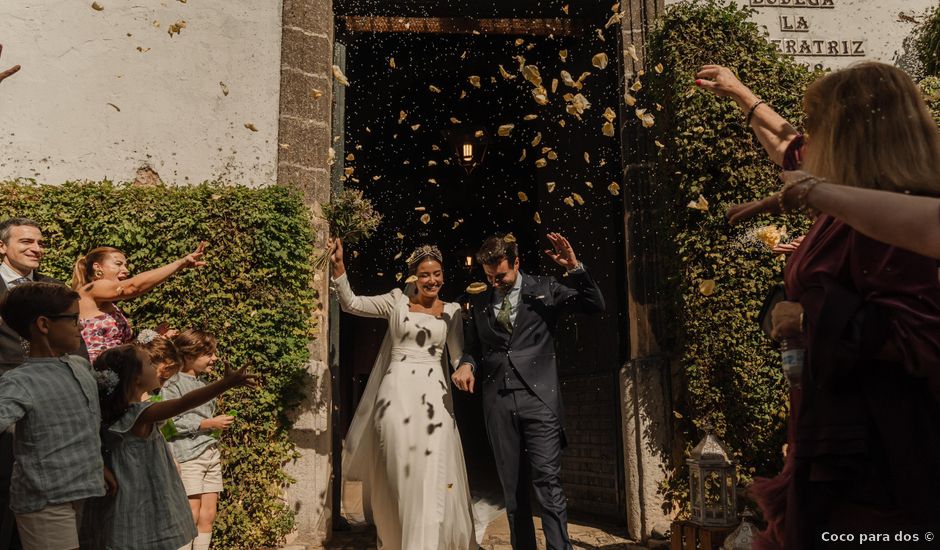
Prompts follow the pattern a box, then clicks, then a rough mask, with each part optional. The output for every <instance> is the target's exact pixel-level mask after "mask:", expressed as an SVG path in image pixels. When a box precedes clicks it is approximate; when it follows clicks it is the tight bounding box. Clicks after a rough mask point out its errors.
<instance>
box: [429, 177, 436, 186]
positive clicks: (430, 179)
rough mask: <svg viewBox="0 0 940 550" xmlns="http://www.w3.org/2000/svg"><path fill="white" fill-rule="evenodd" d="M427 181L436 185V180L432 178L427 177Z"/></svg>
mask: <svg viewBox="0 0 940 550" xmlns="http://www.w3.org/2000/svg"><path fill="white" fill-rule="evenodd" d="M428 183H430V184H431V185H437V180H436V179H434V178H428Z"/></svg>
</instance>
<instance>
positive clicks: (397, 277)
mask: <svg viewBox="0 0 940 550" xmlns="http://www.w3.org/2000/svg"><path fill="white" fill-rule="evenodd" d="M401 276H402V273H401V271H399V272H398V273H396V274H395V280H396V281H400V280H401Z"/></svg>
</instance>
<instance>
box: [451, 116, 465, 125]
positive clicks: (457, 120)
mask: <svg viewBox="0 0 940 550" xmlns="http://www.w3.org/2000/svg"><path fill="white" fill-rule="evenodd" d="M450 122H451V124H463V123H462V122H460V119H459V118H457V117H450Z"/></svg>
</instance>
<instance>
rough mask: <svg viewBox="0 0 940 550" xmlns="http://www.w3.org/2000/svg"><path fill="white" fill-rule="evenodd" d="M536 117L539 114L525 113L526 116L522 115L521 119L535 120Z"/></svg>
mask: <svg viewBox="0 0 940 550" xmlns="http://www.w3.org/2000/svg"><path fill="white" fill-rule="evenodd" d="M538 117H539V115H526V116H524V117H522V120H535V119H537V118H538Z"/></svg>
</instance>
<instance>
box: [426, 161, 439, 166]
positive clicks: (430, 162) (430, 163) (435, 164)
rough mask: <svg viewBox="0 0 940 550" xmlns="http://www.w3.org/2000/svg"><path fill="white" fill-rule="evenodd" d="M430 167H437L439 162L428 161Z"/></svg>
mask: <svg viewBox="0 0 940 550" xmlns="http://www.w3.org/2000/svg"><path fill="white" fill-rule="evenodd" d="M428 166H437V161H436V160H429V161H428Z"/></svg>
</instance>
